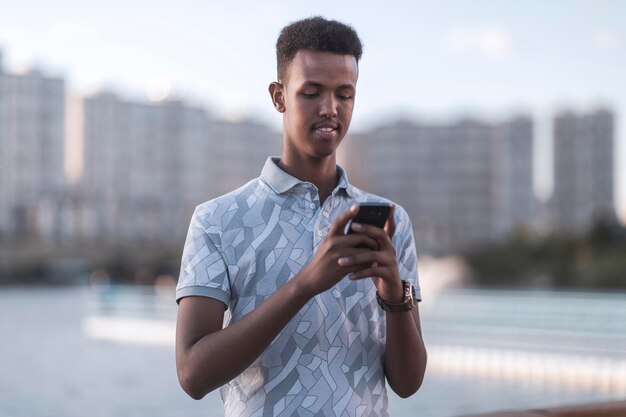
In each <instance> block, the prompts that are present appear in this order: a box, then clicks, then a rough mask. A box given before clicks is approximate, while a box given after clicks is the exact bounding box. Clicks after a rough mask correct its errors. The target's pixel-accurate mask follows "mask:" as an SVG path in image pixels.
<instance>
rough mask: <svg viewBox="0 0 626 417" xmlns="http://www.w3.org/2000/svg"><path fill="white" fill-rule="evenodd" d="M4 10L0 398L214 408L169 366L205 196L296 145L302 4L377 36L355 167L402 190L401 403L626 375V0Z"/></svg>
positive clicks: (582, 386) (140, 4)
mask: <svg viewBox="0 0 626 417" xmlns="http://www.w3.org/2000/svg"><path fill="white" fill-rule="evenodd" d="M2 10H3V12H2V14H0V339H1V340H2V342H0V355H1V360H2V363H3V365H2V375H1V376H0V415H3V416H16V417H24V416H29V417H30V416H49V415H65V416H83V415H87V414H89V415H93V416H113V415H115V416H141V415H157V416H174V415H176V416H178V415H183V414H184V415H189V416H196V415H197V416H200V415H202V416H207V415H208V416H213V415H222V414H223V411H222V407H221V402H220V398H219V395H218V394H217V393H211V394H209V395H208V396H207V397H206V398H205V399H203V400H201V401H199V402H197V401H193V400H192V399H190V398H188V397H187V396H186V395H185V394H184V393H183V391H182V389H180V387H179V386H178V382H177V379H176V372H175V364H174V346H173V337H174V336H173V335H174V323H175V317H176V304H175V302H174V287H175V285H176V280H177V276H178V269H179V267H180V256H181V252H182V246H183V242H184V238H185V234H186V231H187V226H188V223H189V219H190V217H191V214H192V212H193V209H194V207H195V206H196V205H198V204H200V203H202V202H204V201H206V200H209V199H211V198H213V197H216V196H218V195H220V194H223V193H225V192H227V191H230V190H232V189H234V188H236V187H238V186H240V185H243V184H244V183H246V182H247V181H249V180H250V179H252V178H254V177H256V176H258V175H259V173H260V170H261V168H262V166H263V163H264V161H265V159H266V157H267V156H268V155H280V154H281V147H282V142H281V141H282V134H281V117H280V115H279V114H278V113H276V112H275V111H274V109H273V107H272V105H271V101H270V97H269V94H268V92H267V87H268V85H269V83H270V82H271V81H273V80H275V79H276V64H275V49H274V45H275V42H276V38H277V37H278V34H279V32H280V29H281V28H282V27H283V26H285V25H286V24H288V23H289V22H291V21H294V20H297V19H299V18H302V17H307V16H311V15H317V14H319V15H323V16H325V17H328V18H333V19H338V20H341V21H343V22H346V23H349V24H351V25H353V26H354V27H355V29H356V30H357V31H358V33H359V35H360V36H361V39H362V40H363V43H364V46H365V48H364V55H363V59H362V61H361V63H360V75H359V77H360V78H359V84H358V95H357V100H356V108H355V113H354V117H353V122H352V126H351V130H350V132H349V134H348V136H347V137H346V139H345V140H344V143H343V144H342V145H341V147H340V150H339V162H340V163H341V164H342V166H344V167H345V168H346V169H347V172H348V175H349V178H350V180H351V182H353V183H354V184H355V185H357V186H359V187H361V188H364V189H366V190H368V191H370V192H373V193H377V194H381V195H384V196H386V197H388V198H390V199H392V200H394V201H396V202H397V203H399V204H401V205H402V206H403V207H404V208H405V209H406V210H407V212H408V213H409V215H410V217H411V219H412V222H413V227H414V232H415V237H416V241H417V248H418V255H419V258H420V261H419V263H420V270H419V272H420V282H421V286H422V295H423V298H424V301H423V302H422V303H421V304H420V311H421V314H422V320H423V330H424V339H425V342H426V344H427V348H428V350H429V367H428V371H427V376H426V379H425V382H424V385H423V387H422V389H421V390H420V391H419V392H418V393H417V394H416V395H414V396H413V397H411V398H409V399H404V400H403V399H400V398H397V397H395V396H394V395H393V394H391V392H390V411H391V412H392V415H396V416H410V415H418V414H419V415H420V416H426V417H452V416H458V415H461V414H465V413H478V412H487V411H495V410H502V409H527V408H537V407H549V406H558V405H570V404H579V403H589V402H602V401H611V400H620V399H622V400H626V320H624V317H626V256H624V254H626V229H625V227H624V223H625V222H626V137H625V136H624V133H623V131H622V129H621V127H622V126H624V120H625V117H626V116H625V114H626V112H625V109H626V82H625V81H624V75H623V74H624V68H626V24H625V23H624V22H625V19H624V17H625V16H626V3H624V2H621V1H618V0H615V1H564V0H563V1H552V2H547V3H546V2H539V1H527V2H518V3H510V2H509V3H507V4H504V3H503V2H495V1H485V0H481V1H473V2H460V1H443V2H436V3H435V2H421V1H417V2H415V1H412V2H409V1H398V2H394V3H393V4H385V5H381V3H380V2H367V1H359V2H331V1H319V2H316V4H315V5H309V4H297V3H296V2H276V1H267V2H262V3H261V2H252V1H241V2H234V3H231V4H226V3H223V2H221V3H219V4H218V3H213V2H198V1H191V0H183V1H181V2H178V3H177V4H176V5H174V4H173V3H170V4H165V3H163V4H159V3H155V2H147V1H143V0H141V1H136V2H130V3H128V2H121V1H117V0H113V1H109V2H106V3H98V4H88V3H85V2H78V1H72V0H60V1H57V2H52V3H44V2H34V1H30V0H25V1H20V2H11V3H10V4H3V5H2Z"/></svg>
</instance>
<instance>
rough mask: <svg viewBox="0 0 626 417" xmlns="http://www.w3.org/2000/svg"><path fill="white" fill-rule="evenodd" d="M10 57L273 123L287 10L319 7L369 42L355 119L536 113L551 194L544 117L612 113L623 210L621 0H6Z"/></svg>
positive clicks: (372, 122) (93, 85)
mask: <svg viewBox="0 0 626 417" xmlns="http://www.w3.org/2000/svg"><path fill="white" fill-rule="evenodd" d="M0 10H2V13H1V14H0V51H2V55H3V62H4V68H5V70H8V71H11V72H20V71H25V70H28V69H29V68H33V67H39V68H42V69H43V71H44V72H45V73H47V74H49V75H56V76H62V77H64V78H65V79H66V82H67V85H68V90H69V92H70V93H71V94H89V93H92V92H95V91H99V90H102V89H108V90H113V91H117V92H118V93H119V94H120V95H121V96H123V97H129V98H136V99H141V100H145V99H153V100H158V99H162V98H163V97H164V96H166V95H167V94H169V97H180V98H184V99H185V100H188V101H189V102H191V103H196V104H199V105H202V106H204V107H206V108H207V109H209V111H210V112H211V113H212V114H214V115H215V116H216V117H223V118H228V119H241V118H253V119H256V120H259V121H261V122H264V123H267V124H268V125H270V126H273V127H275V128H276V129H279V128H280V123H281V118H280V116H279V115H278V113H276V111H275V110H274V108H273V107H272V105H271V101H270V97H269V94H268V92H267V87H268V85H269V83H270V82H271V81H274V80H275V78H276V64H275V49H274V46H275V42H276V38H277V36H278V34H279V32H280V29H281V28H282V27H283V26H285V25H286V24H288V23H289V22H291V21H294V20H297V19H299V18H303V17H308V16H312V15H322V16H325V17H328V18H333V19H337V20H341V21H343V22H346V23H349V24H351V25H352V26H353V27H354V28H355V29H356V30H357V32H358V33H359V36H360V37H361V39H362V41H363V43H364V54H363V58H362V60H361V63H360V67H359V71H360V73H359V82H358V93H357V96H356V108H355V113H354V116H353V122H352V127H351V129H352V131H353V132H354V131H366V130H368V129H370V128H372V127H374V126H376V125H378V124H384V123H388V122H391V121H394V120H397V119H400V118H411V119H413V120H417V121H422V122H425V123H429V122H434V123H439V122H441V123H448V122H451V121H455V120H457V119H459V118H461V117H465V116H475V117H480V118H484V119H487V120H492V121H498V120H504V119H506V118H507V117H511V116H514V115H517V114H521V113H526V114H530V115H531V116H533V118H534V120H535V122H536V126H535V133H536V136H535V139H536V146H535V155H536V167H535V175H536V180H535V189H536V191H537V195H538V197H539V198H540V199H544V200H545V199H546V198H548V197H549V195H550V192H551V187H552V179H551V174H550V173H551V169H552V165H551V158H552V150H551V139H550V137H551V119H552V118H553V116H554V114H555V113H556V112H558V111H561V110H564V109H569V110H573V111H577V112H588V111H592V110H593V109H595V108H597V107H599V106H607V107H610V108H612V109H613V110H614V111H615V112H616V114H617V119H616V147H615V162H616V186H615V192H616V199H617V201H618V211H619V213H620V215H621V217H622V219H623V220H624V221H626V134H625V133H624V129H623V126H624V125H625V123H624V122H625V121H626V77H625V76H624V74H626V1H620V0H614V1H603V0H595V1H576V0H569V1H567V0H552V1H549V2H545V1H535V0H531V1H524V2H513V1H509V2H502V1H486V0H474V1H437V2H434V1H429V2H425V1H408V0H407V1H394V2H381V1H363V0H361V1H337V0H334V1H327V0H318V1H316V2H295V1H262V2H258V1H257V2H255V1H233V2H213V1H206V0H205V1H194V0H180V1H178V2H160V1H154V0H153V1H147V0H136V1H132V2H126V1H120V0H109V1H107V2H85V1H76V0H57V1H55V2H44V1H32V0H21V1H19V2H16V1H9V0H0Z"/></svg>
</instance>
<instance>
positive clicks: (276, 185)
mask: <svg viewBox="0 0 626 417" xmlns="http://www.w3.org/2000/svg"><path fill="white" fill-rule="evenodd" d="M279 161H280V158H279V157H277V156H270V157H269V158H267V160H266V161H265V165H264V166H263V170H262V171H261V178H263V179H264V180H265V182H266V183H267V184H268V185H269V186H270V187H271V188H272V190H274V191H275V192H276V193H278V194H282V193H285V192H287V191H289V190H291V189H292V188H293V187H295V186H296V185H298V184H303V183H304V181H301V180H299V179H298V178H296V177H294V176H293V175H290V174H288V173H286V172H285V171H283V170H282V169H281V168H280V167H279V166H278V162H279ZM337 173H338V174H339V181H338V182H337V186H336V187H335V189H334V190H333V194H335V193H336V192H337V191H338V190H345V191H346V193H347V194H348V195H349V196H350V197H353V196H354V195H353V194H354V192H353V190H352V185H351V184H350V183H349V182H348V174H346V171H345V170H344V169H343V168H342V167H340V166H339V165H337Z"/></svg>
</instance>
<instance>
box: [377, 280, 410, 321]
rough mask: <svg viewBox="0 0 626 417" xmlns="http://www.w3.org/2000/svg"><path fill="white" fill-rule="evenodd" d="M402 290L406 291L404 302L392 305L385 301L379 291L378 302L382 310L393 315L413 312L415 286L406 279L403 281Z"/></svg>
mask: <svg viewBox="0 0 626 417" xmlns="http://www.w3.org/2000/svg"><path fill="white" fill-rule="evenodd" d="M402 288H403V290H404V300H402V301H401V302H399V303H390V302H387V301H385V300H383V299H382V298H381V296H380V295H379V294H378V291H376V301H378V305H379V306H380V308H382V309H383V310H385V311H389V312H391V313H404V312H406V311H410V310H413V308H414V307H415V288H414V287H413V284H411V283H410V282H409V281H407V280H404V279H403V280H402Z"/></svg>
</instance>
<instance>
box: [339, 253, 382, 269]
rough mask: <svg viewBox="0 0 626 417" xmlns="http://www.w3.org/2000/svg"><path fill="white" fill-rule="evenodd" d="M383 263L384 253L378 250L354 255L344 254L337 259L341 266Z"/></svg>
mask: <svg viewBox="0 0 626 417" xmlns="http://www.w3.org/2000/svg"><path fill="white" fill-rule="evenodd" d="M382 263H383V259H382V255H381V253H380V252H378V251H371V250H370V251H367V252H361V253H357V254H354V255H349V256H342V257H340V258H339V259H337V264H339V265H340V266H350V265H360V264H365V265H368V266H376V265H379V264H382Z"/></svg>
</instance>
